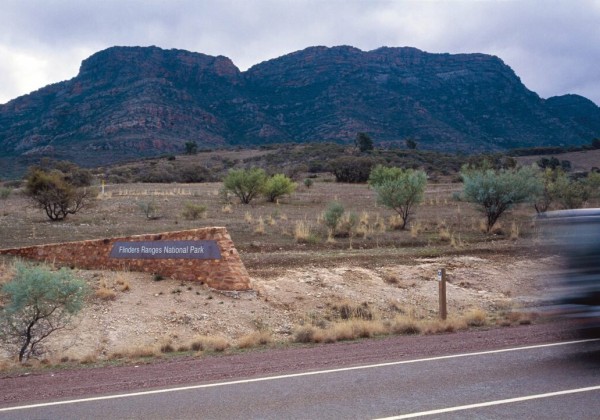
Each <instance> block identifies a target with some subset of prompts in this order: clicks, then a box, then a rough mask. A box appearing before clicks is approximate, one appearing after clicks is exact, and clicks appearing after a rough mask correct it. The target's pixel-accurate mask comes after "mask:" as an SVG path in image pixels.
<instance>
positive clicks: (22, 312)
mask: <svg viewBox="0 0 600 420" xmlns="http://www.w3.org/2000/svg"><path fill="white" fill-rule="evenodd" d="M88 290H89V289H88V286H87V284H86V283H85V282H84V281H83V280H79V279H75V278H73V276H72V275H71V272H70V271H68V270H67V269H64V268H63V269H61V270H59V271H50V270H49V269H48V268H45V267H30V266H26V265H23V264H17V265H16V275H15V277H14V278H13V280H12V281H10V282H9V283H7V284H5V285H4V286H3V287H2V292H3V293H4V295H5V296H6V297H7V301H8V302H7V303H6V305H5V306H4V307H3V308H2V309H1V310H0V337H1V338H2V341H3V342H4V343H6V344H8V345H9V346H12V347H14V348H15V350H16V352H17V353H18V355H19V362H22V361H23V360H24V359H25V360H27V359H29V358H30V357H31V356H34V355H38V354H41V353H42V352H43V349H42V348H41V342H42V341H43V340H44V339H46V338H47V337H48V336H49V335H51V334H52V333H54V332H55V331H58V330H62V329H64V328H65V327H67V325H68V324H69V322H70V321H71V318H72V317H73V315H75V314H77V313H78V312H79V311H80V310H81V308H82V307H83V304H84V300H85V297H86V295H87V294H88Z"/></svg>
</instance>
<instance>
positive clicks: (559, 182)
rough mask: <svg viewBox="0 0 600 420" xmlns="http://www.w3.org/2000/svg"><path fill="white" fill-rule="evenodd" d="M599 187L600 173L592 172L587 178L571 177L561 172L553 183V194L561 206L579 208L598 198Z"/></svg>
mask: <svg viewBox="0 0 600 420" xmlns="http://www.w3.org/2000/svg"><path fill="white" fill-rule="evenodd" d="M599 187H600V174H597V173H594V172H592V173H589V174H588V175H587V177H586V178H583V179H571V178H569V177H568V176H567V175H566V174H564V173H562V172H561V173H560V176H558V177H557V179H556V180H555V181H554V183H553V185H552V195H553V197H554V200H555V201H556V202H557V203H558V205H559V207H560V208H563V209H577V208H581V207H583V206H584V205H585V204H586V203H587V202H588V201H589V200H591V199H593V198H597V197H598V193H599V191H598V190H599Z"/></svg>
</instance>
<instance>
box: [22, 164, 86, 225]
mask: <svg viewBox="0 0 600 420" xmlns="http://www.w3.org/2000/svg"><path fill="white" fill-rule="evenodd" d="M25 192H26V194H27V195H28V196H29V197H30V198H31V199H32V200H33V201H34V202H35V203H36V204H37V206H38V207H40V208H41V209H43V210H44V212H45V213H46V216H48V218H49V219H50V220H53V221H56V220H63V219H64V218H66V217H67V216H68V215H69V214H75V213H77V212H78V211H79V210H81V209H82V208H84V207H85V205H86V204H87V203H88V199H89V197H90V196H91V190H90V189H89V188H77V187H76V186H75V185H73V184H71V183H70V182H69V181H68V180H67V179H66V177H65V175H64V173H62V172H60V171H56V170H53V171H51V172H46V171H44V170H42V169H39V168H33V169H32V170H30V172H29V175H28V176H27V185H26V190H25Z"/></svg>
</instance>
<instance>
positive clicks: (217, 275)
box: [0, 227, 251, 290]
mask: <svg viewBox="0 0 600 420" xmlns="http://www.w3.org/2000/svg"><path fill="white" fill-rule="evenodd" d="M200 240H201V241H216V243H217V245H218V248H219V250H220V254H221V258H220V259H180V258H168V259H164V258H163V259H135V258H112V257H111V256H110V253H111V250H112V248H113V245H114V243H115V242H132V243H135V242H138V241H200ZM0 254H5V255H14V256H18V257H21V258H26V259H32V260H38V261H44V262H47V263H53V264H56V265H59V266H66V267H77V268H82V269H91V270H121V271H142V272H146V273H153V274H156V275H161V276H165V277H171V278H174V279H177V280H185V281H199V282H203V283H206V284H207V285H208V286H209V287H212V288H214V289H219V290H248V289H250V288H251V284H250V277H249V276H248V272H247V271H246V268H245V267H244V264H243V263H242V260H241V259H240V256H239V254H238V252H237V250H236V249H235V246H234V245H233V241H232V240H231V237H230V236H229V233H228V232H227V229H226V228H224V227H211V228H201V229H193V230H184V231H178V232H165V233H159V234H146V235H135V236H129V237H122V238H110V239H99V240H90V241H81V242H65V243H60V244H49V245H39V246H30V247H25V248H14V249H1V250H0Z"/></svg>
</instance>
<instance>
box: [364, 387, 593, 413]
mask: <svg viewBox="0 0 600 420" xmlns="http://www.w3.org/2000/svg"><path fill="white" fill-rule="evenodd" d="M598 390H600V385H596V386H589V387H587V388H577V389H567V390H564V391H557V392H548V393H546V394H537V395H527V396H525V397H516V398H508V399H506V400H497V401H488V402H483V403H477V404H468V405H459V406H456V407H448V408H440V409H439V410H430V411H421V412H419V413H410V414H402V415H400V416H393V417H383V418H380V419H376V420H401V419H412V418H415V417H424V416H431V415H434V414H444V413H451V412H453V411H461V410H471V409H473V408H481V407H491V406H493V405H500V404H511V403H517V402H522V401H529V400H537V399H539V398H550V397H557V396H560V395H568V394H577V393H580V392H589V391H598Z"/></svg>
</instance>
